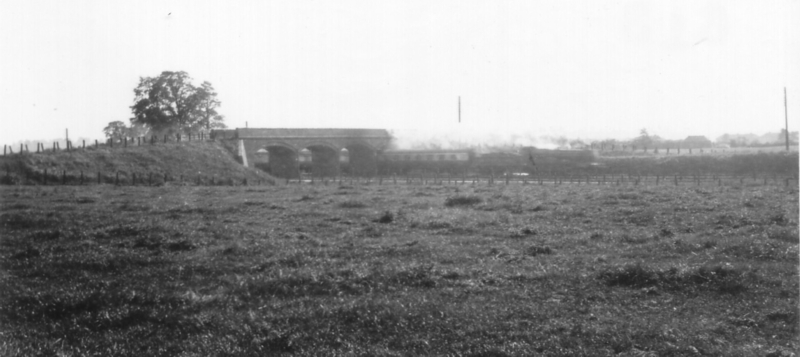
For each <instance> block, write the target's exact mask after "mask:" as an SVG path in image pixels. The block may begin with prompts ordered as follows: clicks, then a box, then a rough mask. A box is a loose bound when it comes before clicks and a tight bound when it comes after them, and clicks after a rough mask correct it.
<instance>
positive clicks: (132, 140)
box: [3, 132, 214, 155]
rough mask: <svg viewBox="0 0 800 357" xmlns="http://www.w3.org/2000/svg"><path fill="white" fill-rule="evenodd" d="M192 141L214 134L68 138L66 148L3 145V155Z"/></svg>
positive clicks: (212, 139)
mask: <svg viewBox="0 0 800 357" xmlns="http://www.w3.org/2000/svg"><path fill="white" fill-rule="evenodd" d="M190 141H214V136H213V135H209V134H206V133H204V132H201V133H196V134H187V135H182V134H173V135H162V136H156V135H152V136H138V137H124V138H114V139H106V140H105V141H104V142H100V141H99V140H95V141H94V143H92V142H91V141H90V142H89V143H88V144H87V142H86V140H81V142H80V143H79V144H74V143H73V142H72V141H70V140H67V141H66V142H65V144H64V148H62V147H61V144H60V143H59V142H53V143H52V147H50V148H48V147H46V145H45V144H43V143H36V148H35V149H34V151H31V150H30V147H29V146H28V144H19V149H18V151H15V150H14V146H12V145H3V155H14V154H23V153H45V152H59V151H67V152H70V151H73V150H87V149H89V150H91V149H100V148H127V147H135V146H147V145H156V144H166V143H176V142H178V143H180V142H190Z"/></svg>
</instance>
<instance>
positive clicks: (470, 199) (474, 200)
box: [444, 195, 483, 207]
mask: <svg viewBox="0 0 800 357" xmlns="http://www.w3.org/2000/svg"><path fill="white" fill-rule="evenodd" d="M481 202H483V199H482V198H481V197H479V196H474V195H456V196H451V197H448V198H446V199H445V200H444V205H445V206H447V207H456V206H473V205H476V204H479V203H481Z"/></svg>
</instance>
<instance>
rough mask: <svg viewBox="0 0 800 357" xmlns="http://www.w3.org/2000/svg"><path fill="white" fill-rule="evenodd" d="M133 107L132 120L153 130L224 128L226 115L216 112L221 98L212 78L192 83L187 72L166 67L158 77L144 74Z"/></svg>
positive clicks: (177, 130) (137, 88)
mask: <svg viewBox="0 0 800 357" xmlns="http://www.w3.org/2000/svg"><path fill="white" fill-rule="evenodd" d="M133 92H134V94H135V99H134V104H133V106H131V111H132V112H133V115H134V117H133V118H131V124H133V125H137V124H138V125H143V126H145V127H147V128H148V129H150V130H151V131H152V132H154V133H171V132H182V133H193V132H198V131H201V130H210V129H214V128H224V127H225V124H224V123H223V120H224V116H222V115H220V114H219V113H218V112H217V108H219V107H220V101H219V100H218V99H217V92H216V91H215V90H214V87H213V86H212V85H211V83H209V82H203V83H202V84H201V85H200V86H195V85H194V84H192V78H191V77H189V74H188V73H186V72H183V71H181V72H170V71H164V72H162V73H161V75H159V76H158V77H141V78H139V85H138V86H137V87H136V88H135V89H134V90H133Z"/></svg>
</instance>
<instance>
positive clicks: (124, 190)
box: [0, 184, 800, 356]
mask: <svg viewBox="0 0 800 357" xmlns="http://www.w3.org/2000/svg"><path fill="white" fill-rule="evenodd" d="M0 203H1V204H2V206H1V207H0V208H1V210H0V236H1V237H2V238H0V239H1V241H0V243H1V244H0V255H2V271H0V281H1V283H0V334H1V335H0V355H4V356H15V355H25V356H29V355H43V356H52V355H59V356H69V355H74V356H78V355H80V356H88V355H97V356H121V355H149V356H210V355H214V356H226V355H229V356H242V355H254V356H256V355H258V356H263V355H278V354H281V353H285V354H292V355H340V356H345V355H348V356H350V355H352V356H356V355H387V356H403V355H454V356H459V355H460V356H530V355H553V356H557V355H562V356H575V355H590V356H594V355H599V356H602V355H623V356H671V355H672V356H678V355H712V356H714V355H716V356H754V355H760V356H764V355H770V356H789V355H791V354H790V351H796V350H798V349H800V340H799V339H798V292H799V289H800V287H799V286H798V222H797V217H798V193H797V189H796V187H794V186H791V187H789V188H786V187H784V186H782V185H776V186H763V185H748V184H745V185H742V186H721V187H718V186H716V185H708V186H702V185H701V186H695V185H685V186H680V187H675V186H670V185H662V186H632V185H628V186H611V185H607V186H604V185H569V184H567V185H561V186H552V185H550V186H548V185H545V186H539V185H510V186H504V185H495V186H487V185H485V184H482V185H480V186H471V185H463V186H447V185H445V186H440V185H436V186H413V185H411V186H409V185H398V186H386V185H384V186H377V185H356V186H339V185H330V186H322V185H316V186H310V185H303V186H264V187H187V186H182V187H176V186H170V185H166V186H161V187H114V186H108V185H101V186H91V187H75V186H61V187H42V186H17V187H9V186H5V187H0Z"/></svg>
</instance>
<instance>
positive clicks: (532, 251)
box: [525, 245, 553, 257]
mask: <svg viewBox="0 0 800 357" xmlns="http://www.w3.org/2000/svg"><path fill="white" fill-rule="evenodd" d="M542 254H553V249H552V248H550V247H548V246H538V245H532V246H529V247H527V248H525V255H529V256H532V257H535V256H537V255H542Z"/></svg>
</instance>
